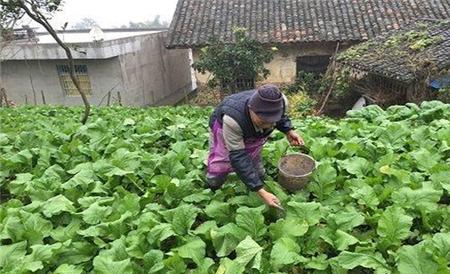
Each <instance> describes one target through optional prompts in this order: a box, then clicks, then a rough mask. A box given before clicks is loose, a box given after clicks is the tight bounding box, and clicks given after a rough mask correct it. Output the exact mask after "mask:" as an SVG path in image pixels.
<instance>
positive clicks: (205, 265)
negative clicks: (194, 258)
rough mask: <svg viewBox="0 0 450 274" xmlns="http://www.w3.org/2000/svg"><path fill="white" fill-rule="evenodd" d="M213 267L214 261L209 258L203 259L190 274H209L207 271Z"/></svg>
mask: <svg viewBox="0 0 450 274" xmlns="http://www.w3.org/2000/svg"><path fill="white" fill-rule="evenodd" d="M213 265H214V261H213V260H212V259H211V258H204V259H203V260H202V261H201V263H200V265H199V267H197V268H196V269H195V270H194V271H193V272H192V274H209V273H210V271H209V269H210V268H211V267H212V266H213Z"/></svg>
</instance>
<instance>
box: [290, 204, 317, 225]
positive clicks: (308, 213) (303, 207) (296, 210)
mask: <svg viewBox="0 0 450 274" xmlns="http://www.w3.org/2000/svg"><path fill="white" fill-rule="evenodd" d="M288 206H289V207H288V208H287V214H286V215H287V216H286V217H293V218H299V219H300V220H301V221H306V222H307V223H308V225H309V226H313V225H316V224H318V223H319V221H320V219H321V218H322V217H323V213H322V207H321V205H320V204H319V203H315V202H310V203H299V202H293V201H292V202H289V203H288Z"/></svg>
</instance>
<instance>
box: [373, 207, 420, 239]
mask: <svg viewBox="0 0 450 274" xmlns="http://www.w3.org/2000/svg"><path fill="white" fill-rule="evenodd" d="M412 220H413V218H412V217H410V216H408V215H406V213H405V211H404V210H403V209H401V208H399V207H395V206H391V207H388V208H387V209H386V210H385V211H384V212H383V214H382V215H381V218H380V219H379V221H378V227H377V234H378V235H379V236H380V237H382V239H383V242H385V243H386V244H387V245H389V246H399V245H400V244H401V241H402V240H404V239H406V238H407V237H408V236H409V234H410V228H411V225H412Z"/></svg>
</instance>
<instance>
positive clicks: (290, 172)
mask: <svg viewBox="0 0 450 274" xmlns="http://www.w3.org/2000/svg"><path fill="white" fill-rule="evenodd" d="M315 168H316V161H315V160H314V159H313V158H312V157H311V156H309V155H306V154H303V153H298V154H289V155H286V156H284V157H282V158H281V159H280V161H279V162H278V183H279V184H280V185H281V186H282V187H284V188H285V189H286V190H288V191H290V192H295V191H298V190H301V189H303V188H304V187H305V186H306V185H307V184H308V182H309V179H310V177H311V174H312V172H313V171H314V169H315Z"/></svg>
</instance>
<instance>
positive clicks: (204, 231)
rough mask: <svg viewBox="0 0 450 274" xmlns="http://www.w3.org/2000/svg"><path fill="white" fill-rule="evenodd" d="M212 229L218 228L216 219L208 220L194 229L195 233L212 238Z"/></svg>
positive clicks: (208, 238) (204, 237)
mask: <svg viewBox="0 0 450 274" xmlns="http://www.w3.org/2000/svg"><path fill="white" fill-rule="evenodd" d="M212 230H216V231H217V230H218V227H217V223H216V221H206V222H204V223H202V224H201V225H199V226H198V227H197V228H196V229H195V230H194V234H195V235H201V236H203V237H202V238H203V239H207V240H211V231H212Z"/></svg>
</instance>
